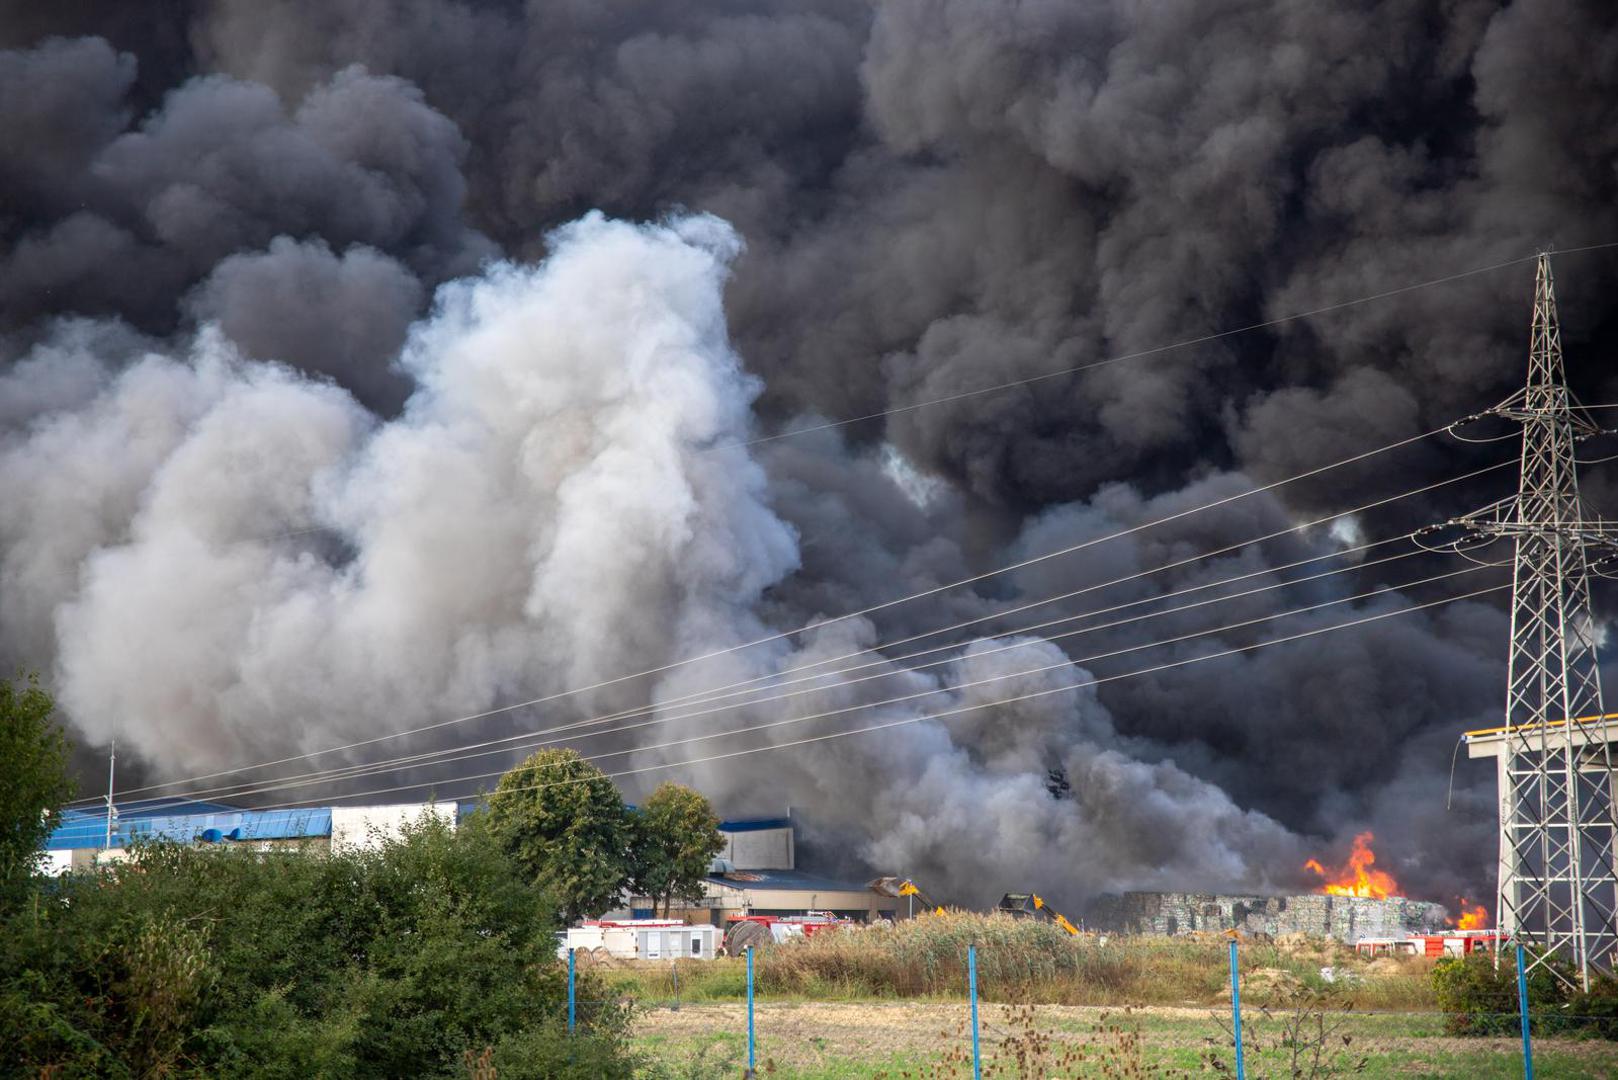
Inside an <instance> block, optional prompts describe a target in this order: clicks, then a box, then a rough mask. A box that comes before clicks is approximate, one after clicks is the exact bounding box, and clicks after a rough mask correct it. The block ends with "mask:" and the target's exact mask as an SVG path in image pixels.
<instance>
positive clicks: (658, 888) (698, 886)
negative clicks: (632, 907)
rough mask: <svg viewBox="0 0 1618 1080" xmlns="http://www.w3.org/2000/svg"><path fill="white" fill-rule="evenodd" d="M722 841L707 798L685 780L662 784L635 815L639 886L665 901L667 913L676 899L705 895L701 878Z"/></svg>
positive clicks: (636, 872) (636, 878)
mask: <svg viewBox="0 0 1618 1080" xmlns="http://www.w3.org/2000/svg"><path fill="white" fill-rule="evenodd" d="M724 846H725V838H724V837H723V836H722V835H720V832H719V816H718V815H717V814H715V813H714V812H713V807H712V806H711V805H709V803H708V800H707V799H706V798H704V797H703V796H702V795H700V794H699V793H697V792H695V791H692V790H691V789H690V788H688V787H685V786H683V785H681V784H674V783H665V784H662V785H660V786H659V787H658V789H657V790H656V791H654V792H652V793H651V795H649V796H647V798H646V800H645V801H644V802H642V803H641V804H640V813H638V814H637V815H636V816H635V859H634V863H635V865H634V884H635V889H636V890H637V891H638V892H641V893H644V894H646V895H647V896H649V897H651V898H652V899H653V901H656V902H661V904H662V906H663V914H664V916H665V917H666V916H667V915H668V913H669V906H670V904H672V903H673V901H675V900H688V901H691V902H693V903H694V902H696V901H698V900H701V899H702V896H703V879H704V878H706V877H707V876H708V867H709V866H710V865H711V864H712V863H713V857H714V856H715V855H717V854H719V851H720V849H722V848H723V847H724Z"/></svg>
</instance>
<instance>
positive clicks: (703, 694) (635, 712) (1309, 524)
mask: <svg viewBox="0 0 1618 1080" xmlns="http://www.w3.org/2000/svg"><path fill="white" fill-rule="evenodd" d="M1510 464H1512V462H1510V461H1505V462H1501V463H1499V464H1496V465H1488V466H1484V467H1482V468H1479V469H1474V470H1472V471H1470V472H1467V473H1463V474H1461V475H1459V476H1455V477H1450V478H1448V479H1445V480H1440V481H1435V482H1433V483H1431V484H1425V485H1423V486H1421V487H1417V488H1413V489H1410V490H1408V491H1404V492H1400V493H1398V494H1396V495H1391V496H1386V497H1384V498H1381V499H1376V500H1372V501H1371V502H1368V503H1364V504H1362V505H1360V506H1356V507H1354V508H1352V509H1349V510H1344V511H1340V512H1336V513H1332V514H1328V515H1323V516H1321V517H1318V518H1315V519H1312V520H1310V521H1306V522H1302V523H1300V524H1297V525H1291V526H1288V527H1286V528H1283V529H1276V530H1273V531H1271V532H1269V533H1265V534H1262V535H1260V536H1257V537H1253V538H1251V539H1248V540H1243V541H1239V542H1237V543H1233V544H1227V545H1225V546H1224V547H1220V548H1215V549H1212V550H1210V551H1205V552H1202V553H1200V554H1197V555H1192V556H1187V557H1184V558H1181V559H1179V560H1176V561H1174V562H1171V563H1168V564H1165V565H1163V566H1159V567H1154V568H1150V569H1147V570H1142V571H1138V572H1136V573H1134V574H1129V575H1126V576H1123V577H1119V578H1115V579H1113V580H1111V581H1106V582H1100V583H1097V584H1093V585H1089V586H1085V587H1083V588H1080V589H1075V590H1071V591H1069V592H1066V593H1061V594H1058V595H1055V596H1051V597H1047V598H1044V599H1040V600H1035V601H1031V602H1025V603H1022V604H1019V605H1016V606H1014V607H1011V608H1008V609H1005V610H1002V611H999V612H993V613H990V614H987V615H982V616H977V617H974V618H971V619H966V620H963V621H960V622H957V623H954V624H952V625H950V626H946V627H942V628H940V629H937V630H930V631H926V632H923V633H919V634H913V635H910V636H909V637H905V638H899V639H896V640H893V641H889V642H884V643H879V644H877V645H873V646H870V647H868V648H866V649H862V650H857V651H855V652H852V653H845V654H843V655H841V656H834V657H829V658H826V659H823V660H820V661H816V662H814V663H813V664H810V665H807V666H806V667H805V668H800V669H797V671H798V672H802V671H805V670H809V669H812V668H815V667H823V666H825V665H828V664H832V663H837V662H839V661H841V660H845V659H852V658H857V657H859V656H864V655H872V654H879V651H880V650H881V649H885V648H892V647H895V646H898V645H904V644H909V643H911V642H915V641H919V640H921V639H922V638H926V637H933V636H936V635H937V634H941V633H947V632H951V631H954V630H959V629H964V628H966V627H969V626H973V625H976V624H978V623H981V622H987V621H989V620H992V619H999V618H1005V617H1006V616H1008V615H1014V614H1018V613H1020V612H1023V611H1028V610H1031V609H1033V608H1036V607H1042V606H1045V605H1046V604H1050V603H1054V602H1057V601H1060V600H1065V599H1071V598H1073V597H1076V596H1080V595H1084V594H1086V593H1090V592H1094V591H1097V590H1100V589H1105V588H1109V587H1112V586H1114V585H1119V584H1124V583H1127V582H1130V581H1135V580H1138V579H1140V578H1143V577H1147V576H1151V575H1153V574H1157V573H1161V572H1163V571H1166V570H1170V569H1175V568H1178V567H1181V566H1185V565H1189V564H1191V563H1195V562H1199V561H1201V560H1203V559H1208V558H1213V557H1216V556H1218V555H1223V554H1228V553H1230V552H1233V551H1238V550H1240V549H1242V548H1245V547H1249V546H1252V545H1254V544H1258V543H1263V542H1265V541H1267V540H1271V539H1275V538H1277V537H1280V536H1285V535H1288V534H1290V533H1295V532H1302V531H1306V530H1308V529H1310V528H1314V527H1315V526H1318V525H1322V524H1325V523H1326V522H1330V521H1335V520H1339V519H1341V518H1344V517H1349V516H1352V515H1356V514H1360V513H1364V512H1366V511H1368V510H1372V509H1375V508H1378V507H1380V506H1384V505H1387V504H1389V503H1392V502H1396V501H1398V500H1400V499H1405V498H1409V497H1411V496H1414V495H1420V494H1425V493H1426V492H1429V491H1433V490H1435V489H1437V488H1440V487H1444V486H1447V485H1449V484H1454V483H1459V482H1462V481H1465V480H1469V479H1472V478H1474V477H1477V476H1481V475H1483V474H1485V473H1488V472H1491V471H1493V470H1495V469H1499V468H1504V467H1506V466H1508V465H1510ZM1398 539H1404V537H1394V538H1390V540H1388V541H1378V542H1377V543H1376V544H1367V545H1361V546H1360V547H1358V548H1351V549H1347V550H1345V551H1337V552H1331V553H1328V554H1326V555H1321V556H1316V557H1314V558H1311V559H1305V560H1299V561H1298V562H1296V563H1292V564H1288V565H1285V566H1281V567H1271V568H1267V569H1264V570H1258V571H1254V572H1252V573H1250V574H1245V575H1240V576H1238V577H1235V578H1228V579H1225V580H1224V581H1221V582H1211V583H1207V584H1206V585H1201V586H1193V587H1190V588H1187V589H1182V590H1177V591H1176V592H1173V593H1169V594H1166V595H1159V596H1157V597H1147V598H1143V599H1141V600H1137V601H1132V602H1130V603H1128V604H1122V605H1115V606H1114V607H1112V608H1103V609H1100V610H1099V611H1091V612H1086V613H1081V614H1079V615H1075V616H1070V617H1068V618H1066V619H1056V620H1050V621H1048V622H1046V623H1042V624H1036V626H1034V627H1027V628H1024V629H1023V630H1022V631H1011V632H1026V631H1027V630H1030V629H1038V628H1042V627H1044V626H1050V625H1055V624H1057V623H1060V622H1064V621H1070V620H1071V619H1078V618H1085V617H1088V616H1090V615H1097V614H1107V613H1109V612H1111V611H1115V610H1120V609H1122V608H1127V607H1129V606H1133V605H1135V604H1140V603H1147V602H1153V601H1157V600H1162V599H1167V598H1170V597H1172V596H1175V595H1182V594H1184V593H1186V592H1194V591H1198V590H1200V589H1203V588H1214V587H1217V586H1219V585H1221V584H1230V583H1233V582H1235V581H1240V580H1244V579H1245V578H1248V577H1252V576H1257V575H1259V574H1263V573H1274V572H1279V571H1282V570H1286V569H1290V568H1292V567H1295V566H1299V565H1304V564H1307V563H1310V562H1317V561H1321V560H1324V559H1327V558H1335V557H1340V556H1343V555H1348V554H1352V553H1354V552H1356V551H1361V550H1367V549H1369V548H1371V547H1375V546H1379V545H1380V544H1382V543H1388V542H1392V541H1393V540H1398ZM953 647H954V646H952V645H945V646H939V647H937V648H934V649H927V650H920V651H918V652H915V653H911V654H908V655H907V656H903V657H898V658H883V659H879V660H877V661H873V662H872V663H871V664H866V665H856V666H854V667H851V668H846V669H841V670H842V671H857V670H861V669H862V668H863V667H869V666H875V665H878V664H884V663H889V662H898V661H902V660H904V659H909V658H912V657H914V656H921V655H927V654H929V653H932V652H936V651H940V650H943V649H949V648H953ZM838 673H839V672H837V671H833V672H822V673H821V674H819V675H813V676H805V677H804V678H802V679H798V680H793V681H806V680H807V679H813V678H827V677H830V676H832V675H835V674H838ZM779 677H780V673H770V674H767V675H763V676H756V677H754V678H752V679H747V680H741V681H739V682H734V683H731V684H729V685H726V686H719V687H710V688H708V689H706V690H701V691H695V692H693V693H691V694H687V695H683V696H682V697H678V698H674V699H671V700H666V701H661V702H658V703H656V704H655V705H649V706H644V707H639V708H635V709H629V710H622V711H620V712H617V713H609V714H606V715H604V716H597V717H593V718H589V719H586V720H580V721H574V722H572V723H570V724H567V725H562V726H560V727H557V728H554V729H550V731H549V732H539V733H536V732H521V733H518V734H516V735H511V736H506V737H504V738H503V739H500V740H494V741H493V742H515V741H518V740H520V739H526V738H531V737H533V736H534V735H535V734H541V733H551V732H555V731H563V730H569V729H573V728H578V727H584V726H590V725H592V724H598V723H606V722H611V721H615V720H620V719H628V718H633V717H635V716H640V715H645V714H647V713H650V712H652V711H655V709H658V708H668V707H671V706H675V705H679V704H684V703H701V702H705V701H707V700H713V698H712V697H711V695H714V694H717V693H719V692H721V691H725V690H732V689H735V688H737V687H748V686H753V685H756V684H758V683H761V682H767V681H769V680H772V679H776V678H779ZM778 685H790V683H782V684H778ZM761 689H765V688H761ZM442 726H445V725H443V724H440V725H431V726H430V727H442ZM417 730H418V731H419V730H423V729H417ZM415 733H417V731H410V732H404V733H400V734H399V735H386V736H380V737H377V738H373V739H369V740H364V741H362V742H359V743H353V744H350V745H349V746H346V747H342V748H339V749H352V748H355V747H358V746H363V745H369V744H373V743H377V742H382V741H385V740H387V739H390V738H395V737H400V735H403V734H415ZM491 745H492V742H491ZM332 752H335V751H332V750H327V751H315V752H312V753H309V754H304V755H299V756H296V757H289V758H283V759H280V760H278V761H273V762H268V763H261V764H259V765H249V766H241V767H238V768H235V769H226V770H220V771H217V772H213V773H205V774H201V775H198V776H193V777H189V778H184V779H180V780H170V781H164V782H161V783H157V784H149V785H146V786H144V787H140V788H133V789H130V792H129V793H130V794H136V793H139V792H143V791H155V790H158V789H161V788H171V787H175V786H178V785H181V784H189V783H195V782H196V781H199V780H207V779H212V778H215V777H218V776H226V775H231V774H233V773H238V772H247V771H251V770H253V769H258V768H268V767H270V766H273V765H278V764H285V763H287V762H290V761H297V760H303V759H306V758H313V757H317V756H320V755H322V754H325V753H332ZM441 752H442V751H435V752H425V753H422V754H418V755H406V756H404V757H400V758H397V759H393V760H395V761H404V760H424V759H426V758H430V757H432V756H435V754H437V753H441ZM364 767H365V766H363V765H352V766H342V767H339V768H337V769H332V770H316V771H314V772H311V773H306V774H302V775H304V776H314V775H326V774H330V773H343V772H347V771H349V770H353V769H361V768H364ZM252 783H253V781H247V780H243V781H238V782H235V783H232V784H226V785H219V786H216V787H212V788H206V789H198V790H193V791H190V792H176V793H174V794H172V795H169V796H162V797H165V798H180V797H182V796H188V797H195V796H198V795H201V794H209V793H218V792H227V793H228V792H229V791H230V790H232V789H235V788H238V787H243V786H248V785H250V784H252Z"/></svg>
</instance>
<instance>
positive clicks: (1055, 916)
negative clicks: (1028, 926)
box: [1034, 894, 1079, 937]
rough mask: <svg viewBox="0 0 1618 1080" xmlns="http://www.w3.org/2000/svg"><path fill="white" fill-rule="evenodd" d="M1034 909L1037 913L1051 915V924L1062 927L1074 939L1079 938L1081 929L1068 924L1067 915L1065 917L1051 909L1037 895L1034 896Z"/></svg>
mask: <svg viewBox="0 0 1618 1080" xmlns="http://www.w3.org/2000/svg"><path fill="white" fill-rule="evenodd" d="M1034 908H1035V910H1037V911H1043V912H1044V913H1045V914H1047V915H1049V916H1050V917H1051V922H1053V923H1055V924H1056V925H1057V926H1060V927H1061V928H1062V929H1063V930H1066V931H1067V932H1068V933H1070V934H1072V935H1073V936H1074V937H1078V936H1079V928H1078V927H1077V926H1074V925H1073V924H1072V923H1070V922H1068V921H1067V916H1066V915H1063V914H1062V913H1061V912H1060V911H1057V910H1056V909H1055V908H1053V907H1051V906H1050V905H1049V904H1047V903H1046V902H1045V901H1044V899H1043V898H1041V897H1040V896H1039V895H1037V894H1035V896H1034Z"/></svg>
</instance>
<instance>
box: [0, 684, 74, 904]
mask: <svg viewBox="0 0 1618 1080" xmlns="http://www.w3.org/2000/svg"><path fill="white" fill-rule="evenodd" d="M54 710H55V703H54V702H53V701H52V700H51V696H50V694H48V693H46V692H45V691H44V690H43V689H41V688H40V685H39V679H38V677H37V676H29V677H28V678H27V679H25V680H22V681H21V682H20V683H14V682H11V681H9V680H3V679H0V780H3V782H0V902H4V901H5V900H6V898H8V897H10V896H12V895H14V894H15V892H16V890H17V889H19V888H20V887H21V886H22V884H23V883H24V882H26V881H27V879H28V876H29V874H30V873H32V872H33V870H34V868H35V867H36V866H37V865H38V861H39V853H40V848H41V847H43V846H44V843H45V839H46V837H47V836H49V835H50V830H51V828H52V825H53V822H54V818H55V817H56V814H57V812H58V811H59V810H61V808H62V804H63V803H65V802H67V801H68V799H70V798H72V797H73V782H72V781H71V780H70V779H69V778H68V775H67V739H66V737H65V736H64V735H63V734H62V729H61V728H60V727H58V726H57V725H56V724H55V723H54V722H53V721H52V719H51V715H52V713H53V712H54Z"/></svg>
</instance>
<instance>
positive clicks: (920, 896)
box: [865, 877, 944, 915]
mask: <svg viewBox="0 0 1618 1080" xmlns="http://www.w3.org/2000/svg"><path fill="white" fill-rule="evenodd" d="M865 887H866V888H868V889H870V890H871V891H872V892H874V893H877V894H878V895H880V896H891V897H893V898H894V899H896V900H899V899H903V898H904V897H907V896H911V897H914V898H915V902H916V903H917V904H920V905H921V909H922V910H923V911H927V912H931V913H932V914H934V915H942V914H944V905H943V904H939V903H934V902H933V900H932V899H931V898H930V897H929V896H928V895H927V894H926V893H924V892H922V891H921V887H920V886H918V885H917V884H916V883H915V882H914V881H911V880H910V879H909V878H896V877H879V878H874V879H872V880H871V881H868V882H866V883H865Z"/></svg>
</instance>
